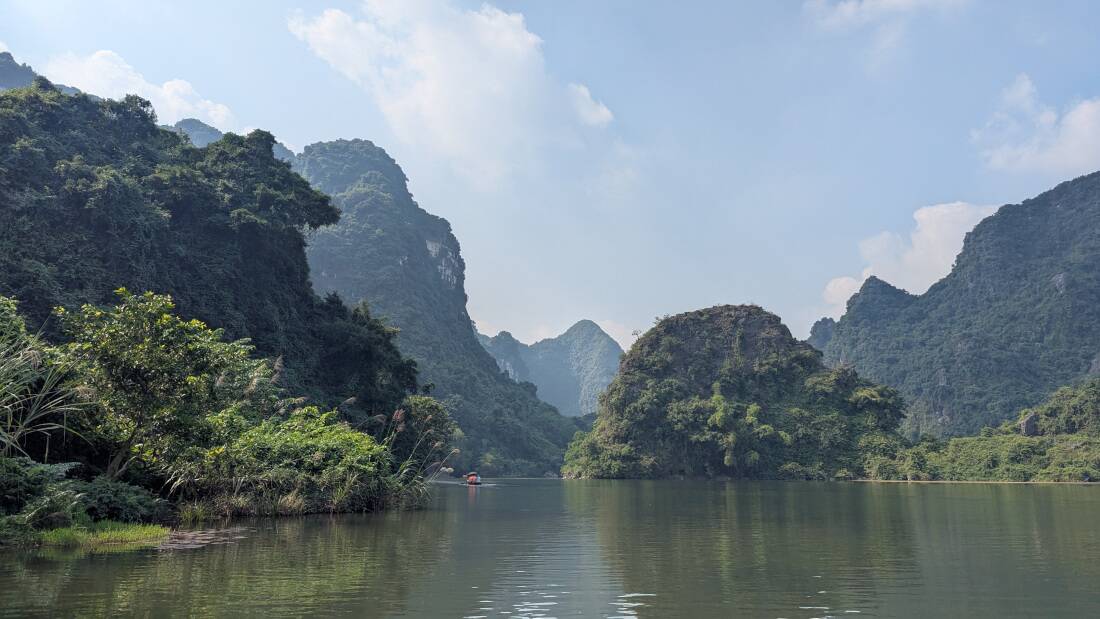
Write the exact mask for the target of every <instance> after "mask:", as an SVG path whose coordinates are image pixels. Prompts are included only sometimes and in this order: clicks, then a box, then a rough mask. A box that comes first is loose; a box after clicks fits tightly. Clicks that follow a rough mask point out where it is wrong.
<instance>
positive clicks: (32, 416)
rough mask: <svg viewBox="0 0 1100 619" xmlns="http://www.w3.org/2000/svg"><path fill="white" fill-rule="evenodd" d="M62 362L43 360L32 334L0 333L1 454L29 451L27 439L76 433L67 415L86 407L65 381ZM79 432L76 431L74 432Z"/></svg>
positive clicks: (19, 453) (47, 454)
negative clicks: (69, 423) (36, 436)
mask: <svg viewBox="0 0 1100 619" xmlns="http://www.w3.org/2000/svg"><path fill="white" fill-rule="evenodd" d="M67 373H68V372H67V368H66V366H65V365H64V363H60V362H59V363H46V362H45V361H44V355H43V353H42V351H41V350H39V349H38V348H37V347H36V346H35V341H34V339H33V338H30V337H27V336H26V335H24V334H21V333H14V334H4V335H3V336H0V456H11V455H15V454H18V455H24V456H25V455H28V454H27V452H26V450H25V449H24V445H25V444H26V440H27V439H28V438H29V437H31V436H33V435H36V434H37V435H45V436H46V437H47V453H46V456H47V457H48V456H49V453H48V449H49V442H48V437H49V435H50V434H51V433H53V432H69V433H72V434H77V433H76V432H75V431H74V430H72V429H71V428H69V427H68V417H69V415H71V414H76V413H79V412H80V411H82V410H83V409H84V408H85V405H84V403H82V402H80V401H79V400H78V399H77V398H76V397H75V393H74V391H73V389H72V388H70V387H69V386H68V385H67V384H66V383H65V378H66V375H67ZM77 436H79V434H77Z"/></svg>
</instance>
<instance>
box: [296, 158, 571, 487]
mask: <svg viewBox="0 0 1100 619" xmlns="http://www.w3.org/2000/svg"><path fill="white" fill-rule="evenodd" d="M295 167H296V169H297V170H298V171H299V172H300V173H301V174H302V175H303V176H304V177H306V178H307V179H308V180H309V181H310V183H311V184H312V185H313V186H314V187H316V188H318V189H320V190H322V191H324V192H326V193H328V194H329V195H331V196H332V197H333V200H334V203H335V204H336V205H337V206H338V207H339V209H340V211H341V218H340V222H339V223H338V224H337V225H335V226H332V227H328V228H324V229H321V230H318V231H317V232H316V233H315V234H314V235H313V236H312V237H311V238H310V240H309V248H308V255H309V260H310V266H311V269H312V277H313V283H314V286H316V288H317V289H318V290H321V291H326V292H329V291H331V292H336V293H339V294H340V296H341V297H343V298H344V299H346V300H348V301H351V302H356V301H358V300H360V299H366V300H368V301H369V303H370V306H371V309H372V311H373V312H374V313H376V314H377V315H381V316H385V317H387V319H388V320H389V321H390V322H391V324H393V325H394V326H396V327H397V328H399V329H400V334H399V336H398V343H399V346H400V348H401V350H402V351H403V352H405V353H406V354H408V355H410V356H412V357H413V358H414V359H416V360H417V363H418V364H419V367H420V372H421V380H422V382H425V383H431V384H433V385H434V388H435V390H434V392H433V394H434V395H436V396H437V397H439V398H441V399H443V400H444V401H445V402H446V403H447V405H448V406H449V407H450V408H451V411H452V414H453V416H454V418H455V420H456V421H457V422H458V424H459V426H460V428H461V429H462V432H463V433H464V434H465V438H464V439H463V441H462V443H461V449H462V455H461V456H460V458H459V460H458V461H457V462H456V464H457V466H458V467H459V468H467V467H468V468H475V467H476V468H478V469H479V470H480V472H481V473H483V474H516V475H543V474H545V473H552V472H555V471H556V470H557V468H558V466H559V465H560V462H561V454H562V451H563V449H564V446H565V444H566V443H567V442H568V440H569V439H570V437H571V436H572V434H573V433H574V432H575V430H576V429H577V426H576V424H574V423H573V422H572V421H569V420H567V419H565V418H563V417H562V416H561V415H559V414H558V412H557V411H556V410H554V408H553V407H551V406H549V405H547V404H545V403H543V402H541V401H539V400H538V398H537V397H535V394H534V387H533V385H530V384H522V383H517V382H515V381H513V380H511V379H510V378H509V377H508V376H507V375H506V374H504V373H502V372H501V371H500V370H499V369H498V367H497V363H496V361H494V359H493V358H492V357H491V356H490V355H489V353H488V352H487V351H486V350H485V349H484V348H483V347H482V346H481V344H480V343H479V342H478V339H477V335H476V333H475V331H474V328H473V324H472V322H471V320H470V316H469V314H468V313H467V311H466V292H465V289H464V278H465V264H464V262H463V260H462V255H461V251H460V247H459V243H458V240H457V239H456V238H455V236H454V234H452V233H451V227H450V224H449V223H448V222H447V221H446V220H445V219H442V218H440V217H436V216H435V215H432V214H430V213H428V212H427V211H425V210H424V209H422V208H420V207H419V206H418V205H417V204H416V202H415V201H414V200H413V198H412V195H411V194H410V193H409V191H408V187H407V185H406V179H405V174H404V172H403V171H402V170H401V168H400V167H399V166H398V165H397V163H396V162H394V161H393V159H391V158H390V157H389V155H387V154H386V152H385V151H383V150H382V149H381V148H378V147H377V146H375V145H374V144H372V143H370V142H368V141H365V140H337V141H334V142H325V143H319V144H312V145H310V146H307V147H306V148H305V151H304V152H303V153H302V154H301V155H299V156H298V157H297V158H296V161H295Z"/></svg>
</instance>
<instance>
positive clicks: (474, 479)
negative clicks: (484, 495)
mask: <svg viewBox="0 0 1100 619" xmlns="http://www.w3.org/2000/svg"><path fill="white" fill-rule="evenodd" d="M466 485H467V486H480V485H481V475H478V474H477V471H471V472H469V473H466Z"/></svg>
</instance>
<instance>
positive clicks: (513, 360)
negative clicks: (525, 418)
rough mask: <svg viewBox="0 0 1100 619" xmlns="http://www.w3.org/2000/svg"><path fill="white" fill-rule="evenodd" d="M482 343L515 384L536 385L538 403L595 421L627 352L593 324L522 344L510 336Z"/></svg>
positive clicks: (585, 323) (483, 338)
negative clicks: (602, 396)
mask: <svg viewBox="0 0 1100 619" xmlns="http://www.w3.org/2000/svg"><path fill="white" fill-rule="evenodd" d="M478 339H480V340H481V344H482V345H483V346H485V348H486V350H488V351H489V352H490V353H491V354H492V355H493V357H494V358H495V359H496V361H497V365H499V366H500V368H501V369H502V370H504V371H505V372H506V373H507V374H508V376H510V377H511V378H512V379H513V380H515V381H518V382H522V381H527V382H531V383H534V384H535V386H537V387H538V393H539V397H540V398H541V399H542V400H544V401H546V402H549V403H550V404H553V405H554V406H556V407H557V409H558V410H559V411H560V412H561V413H562V414H563V415H566V416H570V417H577V416H583V415H592V414H595V412H596V403H597V399H598V397H599V395H600V393H602V392H603V391H604V389H606V388H607V385H608V384H609V383H610V382H611V379H612V378H614V377H615V372H617V371H618V369H619V359H620V358H621V357H622V356H623V349H622V348H621V347H620V346H619V343H618V342H616V341H615V340H614V339H613V338H612V337H611V336H610V335H608V334H607V333H606V332H604V330H603V329H601V328H600V327H599V325H597V324H596V323H594V322H592V321H591V320H581V321H579V322H577V324H575V325H573V326H572V327H569V329H567V330H566V331H565V333H562V334H561V335H559V336H557V337H552V338H547V339H544V340H539V341H538V342H535V343H534V344H530V345H528V344H524V343H523V342H520V341H519V340H517V339H516V338H514V337H512V334H511V333H508V332H507V331H501V332H500V333H498V334H497V335H496V336H494V337H489V336H487V335H482V334H478Z"/></svg>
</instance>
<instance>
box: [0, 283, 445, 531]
mask: <svg viewBox="0 0 1100 619" xmlns="http://www.w3.org/2000/svg"><path fill="white" fill-rule="evenodd" d="M119 297H120V304H119V305H118V306H116V307H114V308H111V309H106V310H104V309H100V308H98V307H95V306H92V305H85V306H84V307H82V308H81V309H80V310H79V312H63V311H62V312H61V313H62V314H63V315H64V321H63V322H64V324H65V328H66V334H67V335H68V341H67V343H66V344H64V345H62V346H60V347H50V346H46V345H44V344H42V343H41V342H39V341H38V340H37V339H36V338H34V337H33V336H30V335H27V334H26V332H25V329H24V327H23V325H22V324H21V323H20V322H18V321H14V320H5V321H3V322H2V323H0V325H4V326H5V328H4V330H3V331H0V336H2V337H3V338H8V339H11V338H13V337H14V338H16V339H21V340H23V341H26V342H27V343H28V346H30V345H33V346H35V347H36V348H37V349H39V350H40V355H39V356H38V358H39V359H40V363H41V364H43V365H54V366H57V367H60V368H63V369H64V372H65V379H64V383H63V384H62V385H61V386H60V387H58V388H57V389H58V390H62V391H66V392H68V393H70V394H71V398H73V399H79V400H81V401H82V402H83V403H84V404H85V406H83V407H80V408H71V407H70V408H64V409H61V410H57V409H55V410H53V411H52V412H50V413H48V416H49V419H48V420H49V421H51V422H53V425H52V426H51V428H50V429H49V431H46V432H39V433H35V434H31V435H27V434H25V433H24V434H23V435H22V439H20V438H18V435H15V434H14V433H12V432H10V428H11V424H9V425H8V426H7V429H5V430H4V435H5V436H6V437H7V440H8V442H9V443H10V444H11V445H12V446H13V447H14V448H15V449H17V450H18V451H19V452H20V453H22V454H27V455H31V456H33V457H34V458H36V459H38V461H39V462H41V461H45V460H47V459H50V458H51V457H52V458H53V459H54V460H55V461H56V460H59V459H62V460H68V461H70V462H69V463H67V464H64V465H58V464H49V465H47V464H39V463H38V462H35V461H34V460H31V459H28V458H19V459H17V458H12V457H2V458H0V516H2V517H3V522H0V529H3V531H0V542H3V538H8V539H9V540H10V539H11V538H15V539H17V540H18V539H20V538H26V537H27V536H28V535H29V532H33V531H35V530H37V529H44V528H56V527H67V526H72V525H74V524H75V525H86V524H88V523H90V522H91V521H93V520H105V519H109V520H113V521H121V522H142V521H149V520H156V519H161V518H164V517H166V516H167V515H168V514H169V513H170V511H171V510H170V508H168V507H167V505H166V503H165V502H164V501H162V500H161V499H159V498H158V497H157V496H156V495H157V494H161V495H163V496H164V498H167V499H170V500H172V501H174V502H178V501H183V502H184V504H185V506H186V509H185V511H186V513H187V514H188V515H189V516H190V517H195V516H196V515H199V517H202V516H233V515H240V514H247V515H254V514H286V513H294V514H300V513H309V512H319V511H366V510H373V509H377V508H380V507H383V506H385V505H388V504H391V505H392V504H401V505H404V504H409V503H410V502H418V501H419V500H420V499H421V498H422V497H423V496H424V491H425V485H424V478H425V475H426V473H427V472H428V470H429V469H432V470H434V469H436V468H438V467H439V466H440V465H441V464H443V463H444V462H445V461H446V458H447V457H448V455H450V452H449V449H450V446H449V441H450V439H451V437H452V435H453V433H454V424H453V422H451V421H450V419H449V417H448V416H447V415H446V412H445V411H444V410H443V408H442V407H441V406H440V405H439V403H438V402H436V401H434V400H432V399H431V398H427V397H424V396H411V397H409V398H407V399H406V401H405V402H404V403H403V405H402V407H401V408H399V409H398V410H396V411H394V412H393V413H392V414H389V415H378V416H377V418H376V419H372V420H371V421H376V422H377V423H376V424H374V427H372V428H370V429H369V430H368V431H367V432H364V431H362V430H360V429H356V428H353V427H351V426H350V425H349V424H348V423H347V422H345V421H341V420H340V419H339V415H338V413H337V412H336V411H329V412H323V411H321V410H320V409H318V408H316V407H312V406H307V407H304V408H297V403H298V402H299V401H300V399H288V398H285V397H283V392H282V389H281V388H279V387H278V385H277V383H278V376H279V370H278V368H277V367H273V366H272V364H271V363H269V362H268V361H266V360H262V359H255V358H253V357H252V356H251V353H252V352H253V349H252V347H251V346H250V345H249V344H248V343H247V342H244V341H235V342H227V341H225V340H223V339H222V337H221V336H222V332H221V331H219V330H212V329H210V328H208V327H207V326H206V325H205V324H203V323H201V322H199V321H197V320H183V319H181V318H179V317H178V316H176V315H174V314H173V313H172V310H173V305H172V302H171V299H169V298H168V297H165V296H158V295H154V294H152V293H146V294H144V295H132V294H130V293H128V292H127V291H125V290H120V291H119ZM0 301H2V304H0V305H2V306H3V307H10V306H11V302H10V300H5V299H3V298H0ZM3 361H4V359H0V362H3ZM0 387H3V391H10V390H11V385H10V384H7V383H5V384H3V385H0ZM38 388H39V386H32V388H31V390H32V391H33V390H35V389H38ZM22 389H24V387H22V386H20V385H16V390H22ZM13 417H14V418H15V419H16V420H18V419H19V418H20V415H19V414H15V415H13ZM62 417H63V418H62ZM40 435H45V436H44V437H43V436H40ZM13 436H16V438H12V437H13ZM66 438H68V439H69V440H67V441H64V440H61V439H66ZM50 439H53V442H52V451H51V443H50ZM70 473H75V474H76V476H75V477H71V476H69V474H70Z"/></svg>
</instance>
